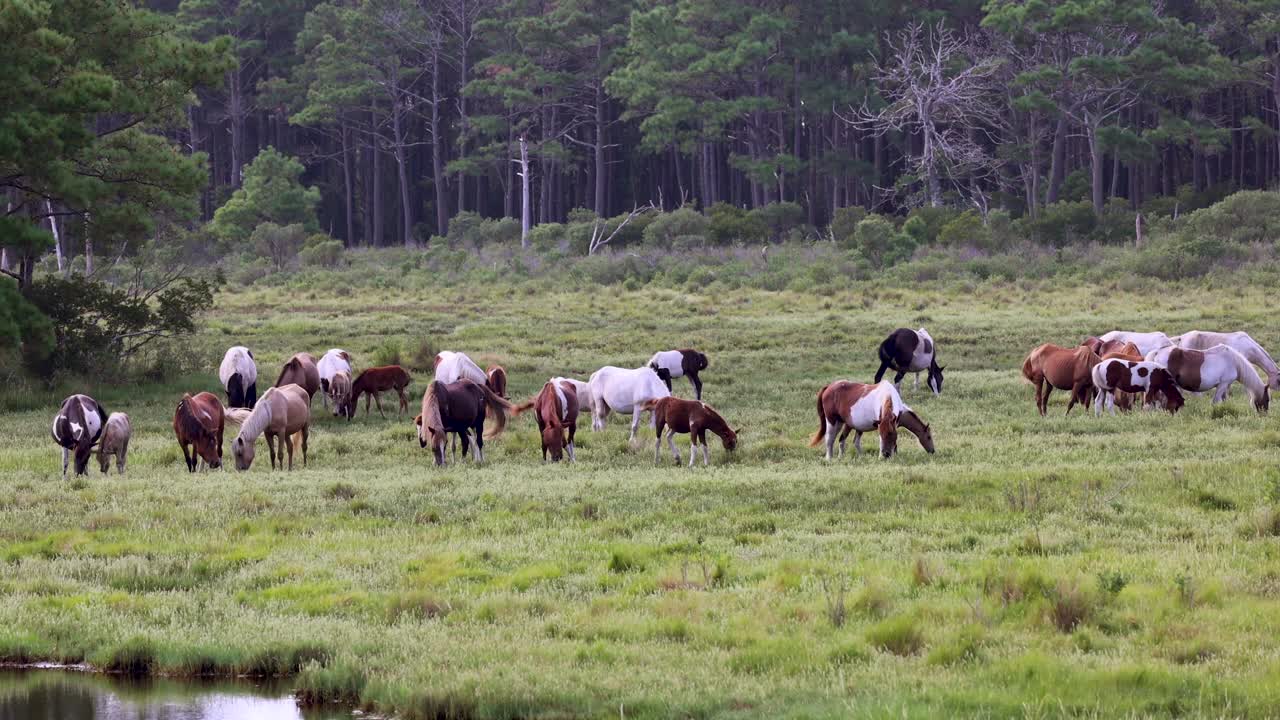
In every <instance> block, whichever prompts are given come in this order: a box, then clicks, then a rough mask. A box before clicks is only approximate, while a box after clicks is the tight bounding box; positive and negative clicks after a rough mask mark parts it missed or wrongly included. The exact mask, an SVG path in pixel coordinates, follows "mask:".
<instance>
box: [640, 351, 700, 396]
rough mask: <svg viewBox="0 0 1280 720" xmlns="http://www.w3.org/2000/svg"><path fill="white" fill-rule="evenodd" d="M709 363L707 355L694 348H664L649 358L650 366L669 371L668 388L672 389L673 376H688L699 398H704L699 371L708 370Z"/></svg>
mask: <svg viewBox="0 0 1280 720" xmlns="http://www.w3.org/2000/svg"><path fill="white" fill-rule="evenodd" d="M708 364H709V363H708V362H707V356H706V355H704V354H702V353H700V352H698V351H697V350H694V349H692V348H682V349H680V350H662V351H660V352H656V353H654V354H653V357H651V358H649V367H651V368H653V369H654V370H658V369H665V370H666V371H667V375H668V377H667V378H666V380H665V382H666V383H667V390H671V378H678V377H688V378H689V384H690V385H692V386H693V392H694V395H696V396H697V398H698V399H699V400H701V399H702V379H701V378H699V377H698V373H700V372H702V371H703V370H706V369H707V366H708Z"/></svg>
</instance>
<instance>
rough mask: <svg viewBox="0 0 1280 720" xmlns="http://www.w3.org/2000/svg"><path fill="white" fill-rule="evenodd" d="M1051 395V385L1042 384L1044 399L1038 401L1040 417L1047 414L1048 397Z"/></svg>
mask: <svg viewBox="0 0 1280 720" xmlns="http://www.w3.org/2000/svg"><path fill="white" fill-rule="evenodd" d="M1052 394H1053V385H1052V384H1051V383H1048V382H1046V383H1045V384H1044V398H1043V399H1042V400H1041V401H1040V417H1044V416H1045V415H1048V414H1049V396H1050V395H1052Z"/></svg>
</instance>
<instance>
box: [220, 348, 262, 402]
mask: <svg viewBox="0 0 1280 720" xmlns="http://www.w3.org/2000/svg"><path fill="white" fill-rule="evenodd" d="M218 379H219V380H221V381H222V388H223V389H224V390H226V391H227V405H228V406H229V407H233V408H252V407H253V405H254V403H256V402H257V401H258V365H257V364H256V363H255V362H254V361H253V353H252V352H250V351H249V348H247V347H245V346H243V345H236V346H234V347H232V348H229V349H228V350H227V352H226V354H225V355H223V356H222V364H221V365H219V366H218Z"/></svg>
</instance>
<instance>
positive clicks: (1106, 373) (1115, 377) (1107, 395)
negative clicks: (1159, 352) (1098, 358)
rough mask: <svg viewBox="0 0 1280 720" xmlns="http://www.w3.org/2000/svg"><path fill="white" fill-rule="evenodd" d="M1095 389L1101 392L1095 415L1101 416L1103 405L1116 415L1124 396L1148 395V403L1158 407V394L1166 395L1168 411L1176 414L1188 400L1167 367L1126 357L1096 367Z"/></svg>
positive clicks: (1095, 407) (1096, 403)
mask: <svg viewBox="0 0 1280 720" xmlns="http://www.w3.org/2000/svg"><path fill="white" fill-rule="evenodd" d="M1092 374H1093V386H1094V388H1095V389H1096V390H1097V391H1098V394H1097V397H1096V399H1095V400H1094V401H1093V414H1094V415H1101V414H1102V407H1103V405H1104V404H1105V405H1107V406H1108V408H1109V409H1110V410H1111V414H1112V415H1114V414H1115V413H1116V404H1117V403H1116V398H1117V397H1119V396H1120V394H1121V393H1144V392H1145V393H1146V396H1147V397H1146V404H1147V405H1154V404H1155V401H1156V396H1157V395H1163V396H1164V403H1163V404H1164V408H1165V409H1166V410H1168V411H1169V412H1171V413H1176V412H1178V410H1179V409H1180V408H1181V407H1182V406H1183V404H1184V403H1185V400H1184V399H1183V397H1182V393H1180V392H1178V386H1177V384H1176V383H1174V381H1173V377H1172V376H1171V375H1169V371H1168V370H1167V369H1165V367H1164V366H1163V365H1157V364H1156V363H1153V362H1147V361H1145V360H1139V361H1135V360H1130V359H1126V358H1123V357H1113V358H1107V359H1104V360H1103V361H1102V362H1099V363H1098V364H1097V365H1095V366H1093V371H1092Z"/></svg>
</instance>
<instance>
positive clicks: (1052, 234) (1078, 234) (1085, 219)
mask: <svg viewBox="0 0 1280 720" xmlns="http://www.w3.org/2000/svg"><path fill="white" fill-rule="evenodd" d="M1097 224H1098V218H1097V216H1096V215H1094V214H1093V205H1091V204H1090V203H1089V202H1088V201H1086V200H1080V201H1077V202H1065V201H1064V202H1056V203H1053V204H1052V205H1048V206H1046V207H1044V208H1043V209H1041V211H1040V215H1039V216H1038V217H1036V218H1034V219H1032V218H1027V219H1025V220H1024V221H1023V222H1022V225H1023V227H1024V229H1025V230H1026V231H1027V232H1028V233H1029V234H1030V235H1031V237H1032V238H1034V239H1035V240H1036V242H1039V243H1041V244H1043V245H1049V246H1052V247H1062V246H1064V245H1069V244H1072V243H1076V242H1080V241H1082V240H1084V239H1086V238H1088V237H1089V235H1090V233H1092V232H1093V230H1094V228H1095V227H1096V226H1097Z"/></svg>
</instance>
